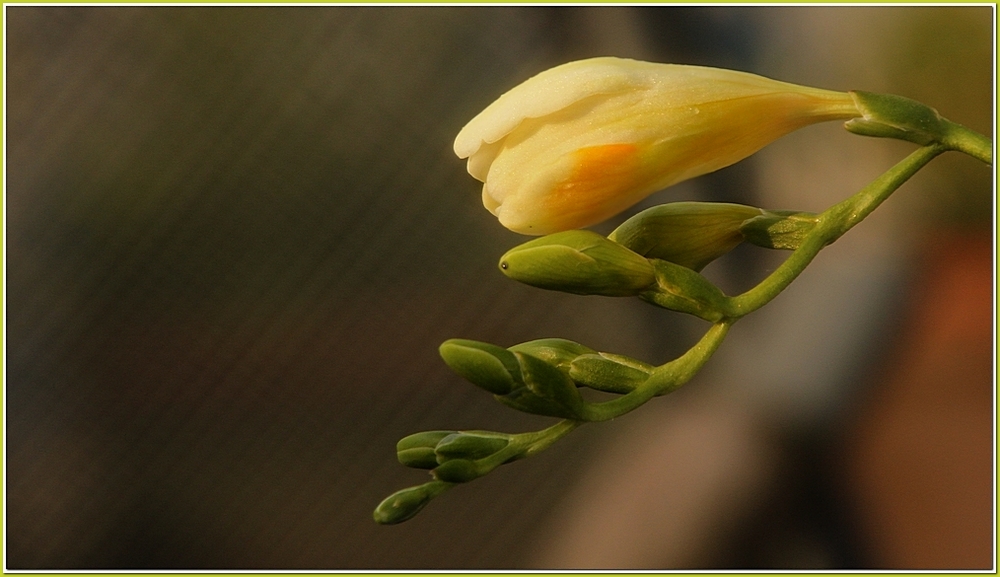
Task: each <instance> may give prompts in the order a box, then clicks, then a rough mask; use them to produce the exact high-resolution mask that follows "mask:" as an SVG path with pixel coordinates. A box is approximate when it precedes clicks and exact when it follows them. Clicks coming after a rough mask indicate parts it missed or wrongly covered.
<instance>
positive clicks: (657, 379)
mask: <svg viewBox="0 0 1000 577" xmlns="http://www.w3.org/2000/svg"><path fill="white" fill-rule="evenodd" d="M731 325H732V321H723V322H719V323H716V324H714V325H712V328H710V329H709V330H708V332H706V333H705V335H704V336H702V337H701V340H699V341H698V343H697V344H695V346H693V347H691V349H689V350H688V351H687V352H686V353H684V354H683V355H681V356H680V357H678V358H676V359H674V360H672V361H670V362H668V363H666V364H664V365H661V366H659V367H657V368H656V370H655V371H653V373H652V374H651V375H650V376H649V378H648V379H646V381H645V382H643V383H642V384H641V385H639V386H638V387H636V388H635V389H633V390H632V391H631V392H629V393H628V394H625V395H622V396H621V397H618V398H617V399H613V400H610V401H605V402H603V403H587V404H585V405H584V415H583V416H584V417H585V418H586V420H587V421H607V420H609V419H614V418H615V417H620V416H621V415H624V414H625V413H628V412H630V411H633V410H635V409H636V408H638V407H639V406H641V405H643V404H644V403H645V402H646V401H648V400H649V399H651V398H653V397H656V396H659V395H664V394H667V393H669V392H671V391H673V390H675V389H677V388H678V387H680V386H681V385H683V384H684V383H686V382H688V381H690V380H691V379H692V378H693V377H694V376H695V375H696V374H697V373H698V371H699V370H701V368H702V367H703V366H704V365H705V363H706V362H708V359H709V358H710V357H711V356H712V353H714V352H715V351H716V349H718V348H719V345H720V344H722V340H723V339H725V338H726V333H728V332H729V327H730V326H731Z"/></svg>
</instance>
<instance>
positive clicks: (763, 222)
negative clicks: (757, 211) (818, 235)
mask: <svg viewBox="0 0 1000 577" xmlns="http://www.w3.org/2000/svg"><path fill="white" fill-rule="evenodd" d="M817 222H819V218H818V216H817V215H816V214H815V213H811V212H795V211H788V210H773V211H772V210H766V211H764V214H762V215H760V216H755V217H754V218H751V219H748V220H747V221H745V222H744V223H743V224H742V225H741V226H740V231H741V232H742V233H743V236H744V237H745V238H746V240H747V242H749V243H751V244H755V245H757V246H762V247H764V248H776V249H782V250H795V249H797V248H799V246H801V245H802V241H803V240H805V238H806V236H807V235H808V234H809V233H810V232H812V230H813V229H814V228H816V223H817Z"/></svg>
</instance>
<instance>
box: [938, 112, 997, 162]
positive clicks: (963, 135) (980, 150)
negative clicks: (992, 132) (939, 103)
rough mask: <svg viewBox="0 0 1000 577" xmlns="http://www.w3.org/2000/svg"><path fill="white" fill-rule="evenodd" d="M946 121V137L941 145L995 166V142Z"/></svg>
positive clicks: (955, 123)
mask: <svg viewBox="0 0 1000 577" xmlns="http://www.w3.org/2000/svg"><path fill="white" fill-rule="evenodd" d="M943 121H944V129H945V131H944V136H943V138H942V139H941V143H942V144H943V145H944V146H946V147H947V148H948V149H949V150H957V151H958V152H964V153H965V154H968V155H969V156H971V157H973V158H977V159H979V160H981V161H983V162H985V163H986V164H993V141H992V140H990V139H989V138H988V137H986V136H984V135H982V134H979V133H978V132H976V131H974V130H969V129H968V128H966V127H964V126H962V125H961V124H958V123H957V122H952V121H950V120H947V119H943Z"/></svg>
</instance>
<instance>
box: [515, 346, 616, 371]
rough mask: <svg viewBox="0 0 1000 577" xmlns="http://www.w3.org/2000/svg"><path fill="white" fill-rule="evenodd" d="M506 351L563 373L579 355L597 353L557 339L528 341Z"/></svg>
mask: <svg viewBox="0 0 1000 577" xmlns="http://www.w3.org/2000/svg"><path fill="white" fill-rule="evenodd" d="M507 350H509V351H511V352H515V353H524V354H528V355H531V356H533V357H535V358H538V359H541V360H543V361H545V362H546V363H548V364H550V365H552V366H554V367H557V368H559V369H561V370H563V371H568V370H569V365H570V363H572V362H573V359H575V358H577V357H579V356H580V355H589V354H593V353H596V352H597V351H595V350H593V349H591V348H589V347H586V346H584V345H581V344H580V343H576V342H573V341H570V340H567V339H557V338H552V339H538V340H534V341H528V342H526V343H521V344H517V345H514V346H512V347H510V348H508V349H507Z"/></svg>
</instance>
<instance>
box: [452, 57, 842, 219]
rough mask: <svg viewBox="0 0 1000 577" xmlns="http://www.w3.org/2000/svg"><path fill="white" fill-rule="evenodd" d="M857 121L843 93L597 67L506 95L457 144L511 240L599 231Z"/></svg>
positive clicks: (533, 82)
mask: <svg viewBox="0 0 1000 577" xmlns="http://www.w3.org/2000/svg"><path fill="white" fill-rule="evenodd" d="M857 116H860V114H859V112H858V109H857V106H856V105H855V103H854V100H853V99H852V98H851V96H850V95H849V94H847V93H843V92H833V91H829V90H820V89H817V88H808V87H804V86H797V85H794V84H788V83H785V82H778V81H776V80H770V79H768V78H764V77H761V76H756V75H754V74H748V73H745V72H736V71H732V70H722V69H717V68H705V67H700V66H683V65H678V64H656V63H649V62H640V61H636V60H627V59H621V58H592V59H589V60H581V61H578V62H570V63H568V64H564V65H562V66H557V67H555V68H552V69H550V70H547V71H545V72H542V73H541V74H538V75H537V76H535V77H533V78H530V79H528V80H527V81H525V82H524V83H522V84H521V85H519V86H516V87H515V88H513V89H512V90H510V91H509V92H507V93H506V94H504V95H502V96H501V97H500V98H499V99H498V100H497V101H496V102H494V103H493V104H491V105H490V106H488V107H487V108H486V109H485V110H483V111H482V112H481V113H480V114H479V115H478V116H476V117H475V118H473V119H472V120H471V121H470V122H469V123H468V124H467V125H466V126H465V128H463V129H462V131H461V132H459V134H458V137H457V138H456V139H455V153H456V154H457V155H458V157H459V158H468V159H469V160H468V169H469V174H471V175H472V176H473V177H475V178H476V179H478V180H480V181H482V182H483V183H484V184H483V204H484V205H485V206H486V208H487V209H489V210H490V212H492V213H493V214H495V215H496V216H497V217H498V218H499V220H500V223H501V224H502V225H504V226H506V227H507V228H509V229H511V230H513V231H515V232H520V233H523V234H532V235H541V234H550V233H553V232H558V231H563V230H569V229H573V228H582V227H586V226H590V225H592V224H596V223H598V222H601V221H602V220H605V219H607V218H609V217H611V216H614V215H615V214H617V213H619V212H621V211H622V210H625V209H626V208H628V207H630V206H632V205H633V204H635V203H636V202H638V201H640V200H642V199H643V198H645V197H646V196H648V195H650V194H651V193H653V192H656V191H657V190H660V189H663V188H666V187H667V186H670V185H672V184H675V183H677V182H680V181H682V180H686V179H689V178H693V177H695V176H699V175H702V174H705V173H708V172H712V171H714V170H718V169H720V168H723V167H725V166H729V165H730V164H733V163H735V162H737V161H739V160H742V159H743V158H746V157H747V156H750V155H751V154H753V153H754V152H756V151H757V150H760V149H761V148H763V147H764V146H765V145H767V144H768V143H770V142H771V141H773V140H775V139H777V138H779V137H781V136H783V135H785V134H788V133H789V132H792V131H793V130H796V129H798V128H802V127H803V126H806V125H809V124H813V123H816V122H822V121H826V120H836V119H846V118H854V117H857Z"/></svg>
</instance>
